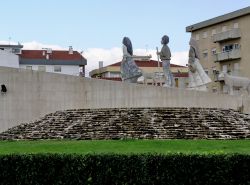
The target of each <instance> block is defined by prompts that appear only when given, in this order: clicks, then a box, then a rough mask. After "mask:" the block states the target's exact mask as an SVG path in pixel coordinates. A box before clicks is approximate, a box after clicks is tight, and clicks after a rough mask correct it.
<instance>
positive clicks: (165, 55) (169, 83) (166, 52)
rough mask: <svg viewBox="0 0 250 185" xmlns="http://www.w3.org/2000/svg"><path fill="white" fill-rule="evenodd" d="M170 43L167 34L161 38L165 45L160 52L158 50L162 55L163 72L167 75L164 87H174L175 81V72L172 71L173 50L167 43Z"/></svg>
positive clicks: (158, 53)
mask: <svg viewBox="0 0 250 185" xmlns="http://www.w3.org/2000/svg"><path fill="white" fill-rule="evenodd" d="M168 43H169V37H168V36H167V35H164V36H163V37H162V39H161V44H162V45H163V46H162V48H161V51H160V52H158V51H157V55H159V56H160V59H161V61H162V67H163V72H164V76H165V84H164V87H174V86H175V82H174V78H173V74H172V73H171V71H170V60H171V52H170V49H169V47H168V45H167V44H168Z"/></svg>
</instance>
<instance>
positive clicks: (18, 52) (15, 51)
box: [12, 48, 21, 54]
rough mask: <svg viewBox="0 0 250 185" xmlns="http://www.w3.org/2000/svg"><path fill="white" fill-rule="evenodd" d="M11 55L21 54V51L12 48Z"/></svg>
mask: <svg viewBox="0 0 250 185" xmlns="http://www.w3.org/2000/svg"><path fill="white" fill-rule="evenodd" d="M12 53H15V54H21V49H19V48H12Z"/></svg>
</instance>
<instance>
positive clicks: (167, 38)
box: [161, 35, 169, 45]
mask: <svg viewBox="0 0 250 185" xmlns="http://www.w3.org/2000/svg"><path fill="white" fill-rule="evenodd" d="M168 43H169V37H168V36H167V35H164V36H163V37H162V38H161V44H163V45H166V44H168Z"/></svg>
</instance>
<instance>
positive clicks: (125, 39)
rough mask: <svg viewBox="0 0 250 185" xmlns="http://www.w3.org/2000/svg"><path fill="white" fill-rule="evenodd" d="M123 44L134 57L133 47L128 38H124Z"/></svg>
mask: <svg viewBox="0 0 250 185" xmlns="http://www.w3.org/2000/svg"><path fill="white" fill-rule="evenodd" d="M122 43H123V44H124V45H125V46H126V47H127V51H128V53H129V54H130V55H131V56H132V55H133V46H132V43H131V41H130V39H129V38H128V37H124V38H123V40H122Z"/></svg>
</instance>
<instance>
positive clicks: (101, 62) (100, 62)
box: [99, 61, 103, 69]
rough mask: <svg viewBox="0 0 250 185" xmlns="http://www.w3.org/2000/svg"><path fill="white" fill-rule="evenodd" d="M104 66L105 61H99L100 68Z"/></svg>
mask: <svg viewBox="0 0 250 185" xmlns="http://www.w3.org/2000/svg"><path fill="white" fill-rule="evenodd" d="M102 67H103V61H99V69H100V68H102Z"/></svg>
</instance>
